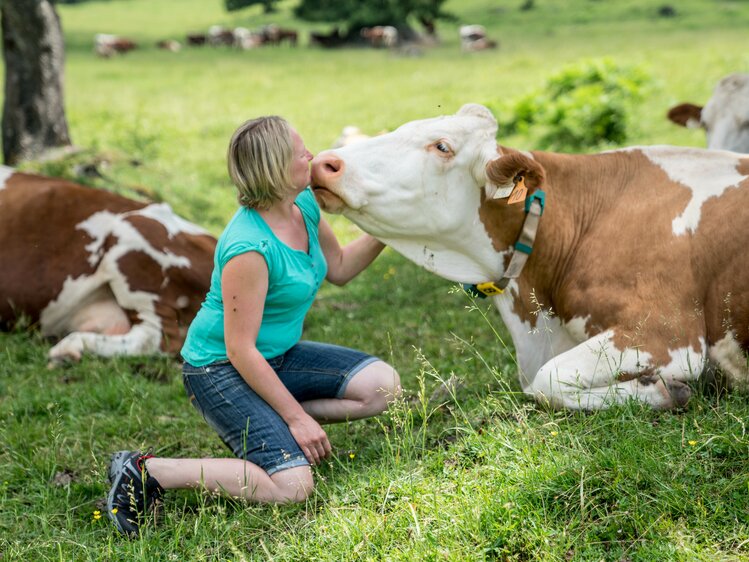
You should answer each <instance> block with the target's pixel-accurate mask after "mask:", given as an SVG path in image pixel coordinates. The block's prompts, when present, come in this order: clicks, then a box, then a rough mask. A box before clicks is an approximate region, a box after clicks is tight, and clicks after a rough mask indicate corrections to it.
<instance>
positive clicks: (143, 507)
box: [107, 451, 164, 536]
mask: <svg viewBox="0 0 749 562" xmlns="http://www.w3.org/2000/svg"><path fill="white" fill-rule="evenodd" d="M152 456H153V455H149V454H143V453H141V452H140V451H117V452H116V453H114V454H113V455H112V459H111V461H110V463H109V483H110V484H112V487H111V489H110V490H109V495H108V496H107V515H108V516H109V518H110V519H111V520H112V521H113V522H114V525H115V527H117V530H118V531H119V532H120V533H123V534H125V535H131V536H132V535H135V534H137V533H138V527H139V526H140V523H141V521H142V520H143V519H144V518H145V516H146V515H147V514H148V513H149V512H150V511H151V510H152V509H153V506H154V503H156V500H158V499H160V498H161V496H162V495H163V493H164V488H162V487H161V485H160V484H159V483H158V481H157V480H156V479H155V478H154V477H153V476H149V474H148V471H147V470H146V465H145V464H144V462H143V461H145V460H146V459H150V458H151V457H152Z"/></svg>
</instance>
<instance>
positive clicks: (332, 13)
mask: <svg viewBox="0 0 749 562" xmlns="http://www.w3.org/2000/svg"><path fill="white" fill-rule="evenodd" d="M227 1H229V0H227ZM444 3H445V0H301V1H300V3H299V5H298V6H297V7H296V9H295V10H294V13H295V15H296V16H297V17H298V18H300V19H304V20H307V21H312V22H327V23H335V24H339V25H341V26H343V27H344V28H346V29H347V30H348V33H349V35H353V34H355V33H358V31H359V30H360V29H361V28H363V27H370V26H373V25H392V26H394V27H397V28H398V30H399V31H400V32H401V33H403V32H404V31H407V30H409V29H410V25H409V22H410V21H411V20H412V19H415V20H417V21H419V22H420V23H421V24H422V25H423V26H424V28H425V30H426V31H427V33H428V34H430V35H431V34H433V33H434V23H435V21H436V20H438V19H451V15H450V14H449V13H447V12H445V11H443V9H442V6H443V4H444Z"/></svg>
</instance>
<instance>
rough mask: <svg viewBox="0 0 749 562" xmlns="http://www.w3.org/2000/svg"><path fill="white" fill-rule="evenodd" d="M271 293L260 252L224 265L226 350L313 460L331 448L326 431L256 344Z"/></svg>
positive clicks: (324, 454)
mask: <svg viewBox="0 0 749 562" xmlns="http://www.w3.org/2000/svg"><path fill="white" fill-rule="evenodd" d="M267 293H268V266H267V265H266V263H265V258H263V256H261V255H260V254H258V253H257V252H247V253H244V254H240V255H238V256H236V257H234V258H232V259H230V260H229V262H228V263H227V264H226V265H225V266H224V271H223V273H222V275H221V294H222V297H223V300H224V340H225V342H226V353H227V356H228V357H229V360H230V361H231V363H232V365H234V368H236V369H237V371H239V373H240V374H241V375H242V378H243V379H244V380H245V381H246V382H247V384H248V385H249V386H250V388H252V390H254V391H255V392H256V393H257V394H258V395H259V396H260V397H261V398H262V399H263V400H265V401H266V402H267V403H268V404H269V405H270V406H271V408H273V409H274V410H275V411H276V412H278V414H279V415H280V416H281V417H282V418H283V420H284V421H285V422H286V424H287V425H288V426H289V430H290V431H291V434H292V436H293V437H294V439H295V440H296V442H297V443H298V444H299V447H300V448H301V449H302V451H303V452H304V455H305V456H306V457H307V460H308V461H309V462H310V463H311V464H317V463H319V462H320V459H322V458H323V457H325V456H327V455H328V453H330V450H331V448H330V442H329V441H328V436H327V435H326V434H325V431H324V430H323V429H322V427H320V424H319V423H317V422H316V421H315V420H314V419H312V417H310V416H309V415H308V414H307V413H306V412H305V411H304V410H303V409H302V406H301V405H300V404H299V402H297V401H296V400H295V399H294V397H293V396H292V395H291V393H290V392H289V391H288V390H287V389H286V387H285V386H284V385H283V383H282V382H281V381H280V380H279V378H278V375H276V372H275V371H274V370H273V369H272V368H271V366H270V365H269V364H268V362H267V361H266V360H265V358H264V357H263V356H262V355H261V354H260V352H259V351H258V349H257V347H256V342H257V335H258V332H259V331H260V323H261V321H262V318H263V309H264V307H265V297H266V295H267Z"/></svg>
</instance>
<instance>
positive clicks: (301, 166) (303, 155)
mask: <svg viewBox="0 0 749 562" xmlns="http://www.w3.org/2000/svg"><path fill="white" fill-rule="evenodd" d="M291 143H292V147H293V156H292V158H291V181H292V183H293V185H294V187H295V188H297V189H298V190H300V191H301V190H302V189H304V188H306V187H307V186H308V185H309V184H310V182H311V181H312V177H311V176H310V169H309V163H310V160H312V153H311V152H310V151H309V150H307V147H306V146H304V141H303V140H302V137H300V136H299V133H297V132H296V131H295V130H294V129H292V130H291Z"/></svg>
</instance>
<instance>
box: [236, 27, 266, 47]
mask: <svg viewBox="0 0 749 562" xmlns="http://www.w3.org/2000/svg"><path fill="white" fill-rule="evenodd" d="M232 33H233V35H234V46H235V47H237V48H238V49H242V50H244V51H247V50H250V49H255V48H257V47H260V46H261V45H262V44H263V36H262V34H260V33H258V32H256V31H251V30H249V29H247V28H246V27H236V28H234V30H233V32H232Z"/></svg>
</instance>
